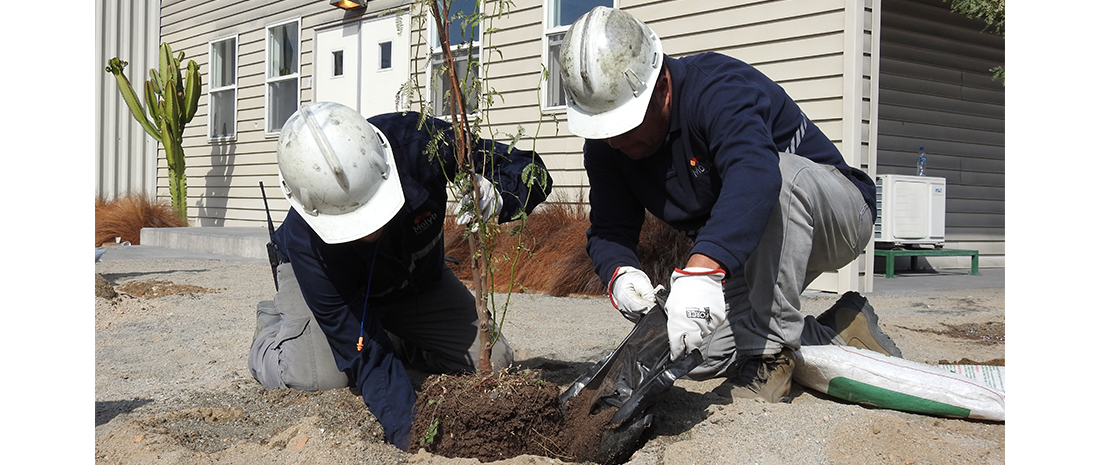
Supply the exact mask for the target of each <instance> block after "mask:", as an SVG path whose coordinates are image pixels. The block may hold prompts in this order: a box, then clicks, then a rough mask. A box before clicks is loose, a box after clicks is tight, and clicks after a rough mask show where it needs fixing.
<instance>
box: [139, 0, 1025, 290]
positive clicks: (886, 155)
mask: <svg viewBox="0 0 1100 465" xmlns="http://www.w3.org/2000/svg"><path fill="white" fill-rule="evenodd" d="M380 3H385V2H371V3H370V4H369V8H368V9H367V10H366V11H363V10H359V11H358V12H344V11H342V10H339V9H336V8H333V7H332V6H330V5H329V4H328V2H326V1H308V2H306V1H293V0H281V1H273V2H263V3H251V2H245V3H234V2H228V1H221V0H218V1H209V2H208V1H200V0H181V1H165V2H164V6H163V8H162V13H161V22H162V35H163V40H165V41H168V42H169V43H171V44H172V45H173V46H174V47H175V48H176V49H177V50H183V51H185V52H186V53H187V56H188V57H189V58H193V59H195V60H196V61H198V62H199V63H200V66H201V67H202V70H203V72H204V73H206V72H208V71H209V70H208V65H209V64H208V56H207V54H208V50H207V49H208V44H209V42H210V41H212V40H215V39H219V38H223V37H229V36H236V37H237V40H238V47H239V57H238V60H239V68H238V87H237V89H238V90H237V91H238V100H237V105H238V111H237V120H238V121H237V126H236V127H237V134H236V139H235V140H233V141H228V142H210V141H208V140H207V137H206V131H207V128H206V124H207V123H206V118H207V111H206V105H207V102H208V96H207V94H206V91H207V89H208V88H207V87H206V86H205V85H204V94H203V96H202V98H200V102H199V104H200V108H199V111H198V114H197V115H196V117H195V119H194V121H192V123H191V124H190V125H189V127H188V129H187V133H186V136H187V139H186V141H185V150H186V153H187V156H188V160H187V164H188V170H187V174H188V186H189V199H188V203H189V206H190V208H191V215H192V224H195V225H198V226H258V225H260V224H262V222H263V221H265V218H266V216H265V214H264V211H263V202H262V198H261V195H260V189H259V185H258V184H259V182H260V181H263V182H264V184H265V186H266V193H267V197H268V199H269V201H270V203H271V207H272V210H273V211H272V216H273V218H274V219H275V220H276V221H278V220H280V219H281V218H282V217H283V216H284V214H285V212H286V210H287V208H288V205H287V204H286V202H285V201H284V200H283V198H282V195H281V194H280V192H279V190H278V187H277V169H276V166H275V155H274V149H275V144H276V141H277V139H276V136H275V135H273V134H266V133H265V132H264V114H265V108H264V102H265V94H264V93H265V77H264V62H265V42H264V37H265V32H266V31H265V26H268V25H271V24H274V23H278V22H282V21H286V20H292V19H297V20H300V21H301V31H300V40H301V55H300V64H301V72H300V73H301V78H302V82H301V84H302V85H301V102H309V101H312V98H313V93H312V85H311V79H312V76H313V70H314V56H313V55H314V53H313V43H314V36H315V30H317V29H322V28H329V27H332V26H336V25H339V24H344V23H348V22H352V21H358V20H361V19H366V18H368V17H371V16H375V15H377V14H378V13H379V12H380V11H383V10H389V9H391V8H393V7H395V6H400V5H402V4H407V2H399V1H390V2H388V3H386V5H380ZM883 3H885V5H882V4H883ZM926 3H928V4H926ZM930 3H934V2H932V0H927V1H926V0H815V1H812V2H811V1H806V0H780V1H745V0H742V1H721V2H702V1H692V0H679V1H632V0H621V1H619V2H618V4H617V6H618V7H620V8H622V9H624V10H627V11H629V12H631V13H632V14H634V15H635V16H637V17H638V18H639V19H641V20H643V21H645V22H646V23H647V24H649V25H650V26H651V27H652V28H653V29H654V30H655V31H656V32H657V33H658V34H659V35H660V36H661V37H662V41H663V43H664V47H665V52H666V53H668V54H669V55H671V56H674V57H677V56H684V55H689V54H694V53H700V52H704V51H716V52H719V53H724V54H728V55H731V56H734V57H737V58H739V59H742V60H744V61H746V62H748V63H750V64H753V65H755V66H756V67H758V68H759V69H760V70H761V71H763V72H764V73H765V74H767V75H768V76H770V77H771V78H772V79H774V80H776V81H777V82H778V83H779V84H780V85H781V86H783V87H784V88H785V89H786V90H787V92H788V93H789V94H790V95H791V96H792V97H793V98H794V99H795V100H796V101H797V102H798V103H799V105H801V106H802V107H803V109H804V110H805V111H806V113H807V115H808V116H810V117H811V118H812V119H813V120H814V121H815V122H817V124H818V125H819V126H820V127H821V128H822V130H823V131H824V132H825V133H826V134H827V135H828V136H829V137H830V138H831V139H832V140H833V141H834V143H836V144H837V146H838V147H839V148H840V149H841V151H842V153H844V155H845V157H846V158H847V159H848V162H849V163H850V164H852V165H854V166H859V167H860V168H862V169H864V170H865V171H867V172H868V173H869V174H872V175H874V174H876V173H879V172H881V173H891V172H902V173H904V172H906V171H905V169H908V165H909V164H910V163H909V161H910V159H911V158H912V157H911V155H912V154H911V152H910V151H909V149H908V146H909V145H912V142H913V140H911V139H912V138H914V137H929V138H933V139H936V138H937V137H938V139H937V140H940V139H942V140H944V141H948V140H950V141H951V142H952V144H955V145H953V146H952V147H955V148H957V149H958V150H954V151H953V152H949V151H947V150H944V151H940V152H936V151H935V150H933V153H934V154H935V155H934V156H931V157H930V162H929V164H930V171H931V174H932V175H946V174H948V173H944V172H942V171H940V172H938V171H937V170H943V171H946V170H948V169H949V168H947V167H949V166H950V167H951V168H950V169H951V170H954V174H952V175H951V176H952V177H954V179H953V178H952V177H948V185H949V186H950V187H949V189H950V190H949V192H950V193H949V198H950V199H951V200H949V206H948V209H949V212H948V235H949V239H951V240H954V241H956V242H955V243H953V244H952V245H959V246H965V245H971V244H977V243H982V245H981V247H984V248H986V250H994V249H996V248H997V247H1000V248H1002V249H1003V197H1004V195H1003V89H1001V90H1000V97H999V98H1000V105H1001V107H1002V113H1001V114H1002V116H1001V125H1002V127H1001V128H1000V129H998V128H997V122H996V119H997V118H996V117H992V118H991V117H989V116H985V117H984V118H985V119H981V120H980V122H979V123H967V124H971V125H973V124H977V125H979V126H980V125H982V124H985V125H989V124H992V125H993V129H992V131H991V133H992V135H991V136H990V137H993V139H996V138H997V137H998V131H999V134H1000V135H999V137H1000V140H1001V141H1000V143H999V144H1000V145H999V147H1000V148H999V149H998V148H997V141H996V140H993V141H992V142H990V141H989V139H988V138H987V139H982V137H978V139H977V140H978V141H979V142H978V143H972V142H962V139H965V137H962V136H958V135H957V133H958V128H955V127H951V126H952V125H951V124H950V123H949V124H940V125H939V126H937V127H936V130H935V131H932V133H929V134H924V135H921V134H914V133H913V132H912V131H909V130H908V129H902V126H905V125H909V124H910V123H911V122H912V121H915V120H913V119H912V118H914V117H916V116H922V115H923V117H925V118H929V117H933V118H935V117H936V116H935V115H936V114H937V112H938V111H940V110H939V109H937V108H925V109H920V110H919V111H915V112H914V111H913V110H912V109H911V107H914V106H915V105H912V104H907V103H906V102H907V101H909V100H911V99H916V100H924V99H931V100H933V101H934V102H939V103H940V104H942V105H947V106H951V105H955V106H957V105H964V106H965V105H969V103H970V101H971V100H973V99H972V98H971V97H970V94H971V93H975V92H976V93H978V94H980V95H981V96H982V97H981V99H984V100H990V99H992V100H993V101H994V102H993V104H994V106H996V102H995V101H996V100H997V98H998V97H996V96H995V95H994V96H992V97H990V94H989V92H990V90H989V89H986V88H984V87H983V86H978V87H979V88H980V89H970V88H968V87H967V86H963V87H964V90H961V91H957V92H956V95H952V93H951V92H950V87H951V86H952V85H953V84H945V83H943V82H938V81H937V80H936V79H935V78H933V79H928V78H927V77H923V76H922V77H918V78H916V79H914V78H913V77H911V76H908V75H907V73H908V72H909V71H912V70H913V69H914V68H917V69H919V70H920V71H919V72H918V74H921V73H923V74H929V75H932V76H936V75H937V73H936V71H941V73H940V74H942V69H941V68H942V65H941V64H926V63H923V62H919V60H914V59H912V57H911V56H910V55H914V53H915V55H916V56H921V57H924V56H927V55H937V54H939V51H938V50H929V51H923V52H912V50H914V49H913V47H912V46H911V45H908V44H902V42H905V41H906V40H907V39H906V38H907V37H909V38H912V37H913V36H907V35H906V34H910V33H907V32H904V30H905V26H902V25H901V24H899V23H906V22H907V21H908V19H907V15H910V14H909V13H905V12H906V11H909V10H912V9H913V8H917V9H918V10H920V9H925V10H926V9H928V8H931V7H932V6H931V5H930ZM497 5H499V3H498V2H496V1H490V2H489V3H488V9H489V10H490V11H491V10H492V9H493V8H496V6H497ZM544 6H545V0H516V1H515V2H514V3H513V5H512V7H511V10H510V13H509V14H508V15H507V16H506V17H503V18H498V19H495V20H494V22H493V24H492V25H491V27H492V28H495V30H496V32H494V33H493V34H490V35H488V36H483V38H482V42H481V46H482V53H481V60H482V72H481V75H482V77H483V78H485V80H484V81H483V83H484V84H483V85H484V87H485V88H487V89H492V90H493V91H495V92H496V93H497V95H495V96H494V104H493V106H492V107H491V110H490V111H487V112H483V113H482V116H484V118H485V119H486V122H485V123H483V133H482V136H483V137H492V138H494V139H497V140H503V139H508V138H509V137H510V135H511V134H516V133H518V132H519V131H520V130H521V128H522V131H523V133H524V134H525V137H524V138H523V139H522V140H521V141H520V143H519V145H520V147H522V148H525V149H534V150H537V151H538V152H539V153H540V154H541V155H542V156H543V158H544V159H545V160H546V163H547V165H548V166H549V167H550V169H551V175H552V176H553V178H554V182H555V194H554V196H553V197H552V198H551V201H554V202H574V201H579V200H580V201H586V200H587V193H586V191H585V188H586V186H587V181H588V180H587V176H586V174H585V172H584V168H583V162H582V156H581V147H582V144H583V141H582V140H581V139H580V138H577V137H574V136H572V135H571V134H570V133H569V128H568V122H567V121H566V118H565V113H564V110H563V109H561V108H560V107H559V108H549V109H548V108H547V107H546V105H545V102H544V100H545V99H544V98H543V96H542V90H541V89H542V88H543V87H544V86H545V85H546V82H545V81H544V80H543V79H542V77H541V73H542V70H543V67H544V65H545V55H546V40H545V26H544V16H545V8H544ZM416 7H417V8H419V6H416ZM940 10H941V11H940V12H939V13H942V8H941V9H940ZM939 13H937V14H932V15H931V16H929V14H925V16H927V17H926V18H925V22H928V21H931V22H932V23H935V24H934V25H926V26H921V27H923V28H924V29H923V30H924V31H927V34H925V35H920V36H919V37H928V36H936V35H937V34H941V33H942V34H948V38H947V39H944V38H941V37H934V38H936V39H937V41H938V42H937V43H938V44H939V45H940V46H943V45H944V41H945V40H946V42H948V43H950V42H951V41H952V40H953V41H955V42H958V41H960V40H961V41H967V40H970V39H968V38H966V37H969V35H963V36H957V35H951V34H957V33H959V31H958V30H957V29H958V26H957V25H956V24H955V23H957V22H958V19H959V17H958V15H954V17H951V15H948V16H946V17H944V16H943V15H939ZM408 15H409V21H408V22H407V23H406V24H408V26H407V33H408V34H410V38H411V40H412V45H411V50H410V56H411V57H412V58H411V67H410V78H412V79H413V82H416V83H417V85H418V86H419V90H420V92H418V93H417V95H415V96H414V97H413V102H412V108H413V109H418V108H420V103H421V102H423V99H426V98H427V97H426V96H427V95H429V94H428V93H427V88H426V85H427V82H428V75H427V64H428V60H427V57H428V56H429V55H430V50H429V49H428V47H427V46H426V45H424V43H423V40H424V34H426V32H427V31H428V29H427V28H426V27H425V23H424V21H423V20H424V16H423V15H424V12H420V11H411V12H409V13H408ZM880 22H882V23H883V25H882V26H880ZM941 23H942V24H941ZM489 27H490V26H485V27H484V28H483V29H488V28H489ZM889 34H894V36H895V37H898V39H895V40H894V41H891V42H889V43H882V42H881V41H883V40H885V37H886V36H887V35H889ZM880 36H881V37H880ZM994 48H996V47H994ZM880 49H881V50H882V54H883V56H884V57H885V56H889V57H890V58H884V59H883V64H882V67H883V73H882V76H881V79H880V74H879V67H880V57H879V55H880ZM899 51H902V52H903V53H900V56H899V53H898V52H899ZM888 54H889V55H888ZM1000 54H1001V55H1000V57H1001V58H1000V59H1001V60H1002V62H1003V42H1002V45H1001V47H1000ZM990 59H991V60H994V61H995V60H996V57H995V56H994V57H992V58H990ZM980 66H985V64H984V63H981V64H980ZM990 66H993V65H990ZM964 74H965V75H966V78H965V79H966V80H968V81H970V80H973V79H974V76H976V74H974V73H972V72H968V73H964ZM880 81H881V82H880ZM941 81H942V79H941ZM914 82H917V83H919V85H915V86H914V85H912V84H914ZM204 84H205V83H204ZM998 85H999V84H998ZM909 87H915V88H918V89H925V90H926V92H923V93H921V92H916V93H913V92H910V91H908V90H904V88H909ZM956 87H957V86H956ZM880 89H881V90H880ZM929 89H931V90H932V91H927V90H929ZM937 89H938V91H940V93H939V94H937V93H936V92H935V90H937ZM993 93H994V94H996V92H993ZM880 94H881V97H882V99H883V101H884V102H885V101H887V100H889V102H900V103H888V104H887V103H884V104H881V105H880V102H879V98H880ZM880 111H881V112H882V116H881V119H882V123H881V124H882V126H883V127H882V128H880V127H879V125H880V116H879V112H880ZM993 112H994V113H996V111H995V110H994V111H993ZM898 113H902V114H913V115H915V116H913V117H902V118H898V117H897V116H895V115H896V114H898ZM907 118H909V119H907ZM990 119H992V120H993V121H992V122H991V121H990ZM933 126H935V125H928V124H925V126H919V128H925V129H929V128H931V127H933ZM963 126H964V127H967V128H971V129H973V128H972V127H971V126H966V125H965V124H964V125H963ZM921 130H923V129H921ZM919 132H920V131H918V133H919ZM969 132H974V131H972V130H971V131H969ZM978 132H981V131H978ZM880 133H881V135H880ZM944 134H947V135H944ZM934 136H935V137H934ZM983 140H984V141H985V142H984V143H982V142H981V141H983ZM925 145H933V144H931V143H927V144H925ZM935 146H936V145H933V147H935ZM964 146H966V147H967V148H968V150H970V152H968V151H967V150H962V147H964ZM946 153H951V154H950V155H945V154H946ZM998 164H999V166H998ZM990 165H992V168H990V167H989V166H990ZM891 170H894V171H891ZM990 178H992V181H989V179H990ZM157 182H158V187H159V188H160V189H159V192H161V193H162V195H166V194H165V193H166V191H167V189H166V187H167V170H166V168H165V166H164V163H163V161H161V162H160V163H159V169H158V175H157ZM955 194H959V196H958V197H956V196H955ZM997 210H1000V211H999V212H998V211H997ZM971 212H973V214H971ZM975 216H978V217H980V219H977V220H976V219H974V217H975ZM972 223H979V224H972ZM998 223H999V225H1000V226H999V229H998V226H997V225H998ZM984 253H985V251H983V254H984ZM989 263H990V262H988V261H984V259H983V265H987V264H989ZM873 264H874V262H873V257H871V256H870V254H865V256H864V257H863V258H861V259H860V260H858V261H857V262H855V263H854V264H853V265H851V266H849V267H847V268H846V269H844V270H841V271H840V272H839V273H834V274H830V275H828V276H823V277H822V278H821V279H819V281H818V282H816V283H815V285H814V287H815V288H821V289H832V290H845V289H859V290H863V291H870V290H871V288H870V286H871V274H870V273H871V270H872V269H873Z"/></svg>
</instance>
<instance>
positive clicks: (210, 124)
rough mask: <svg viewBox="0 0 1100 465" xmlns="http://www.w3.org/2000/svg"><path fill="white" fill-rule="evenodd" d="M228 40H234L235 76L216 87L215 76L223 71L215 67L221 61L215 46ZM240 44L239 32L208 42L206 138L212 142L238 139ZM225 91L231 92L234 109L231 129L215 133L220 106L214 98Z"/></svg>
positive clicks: (233, 72)
mask: <svg viewBox="0 0 1100 465" xmlns="http://www.w3.org/2000/svg"><path fill="white" fill-rule="evenodd" d="M228 41H232V42H233V43H232V47H233V50H232V58H233V65H232V68H233V69H232V76H233V78H232V82H231V83H228V84H225V85H222V86H217V87H215V81H214V76H217V75H219V74H222V73H219V72H218V70H217V69H215V67H216V65H217V64H218V63H219V62H220V61H215V57H216V56H218V55H217V54H216V53H215V47H217V46H218V45H220V44H222V43H225V42H228ZM240 46H241V41H240V37H239V35H237V34H234V35H232V36H229V37H222V38H219V39H215V40H212V41H210V42H208V43H207V51H208V53H209V55H208V57H209V61H210V72H209V74H208V76H209V81H210V82H209V84H208V86H209V90H208V91H207V92H208V94H209V97H208V103H207V115H206V116H207V118H206V120H207V121H206V138H207V140H208V141H210V142H222V141H233V140H236V139H237V121H238V120H237V112H238V105H237V89H238V81H239V80H240V68H241V61H240ZM223 93H227V94H229V97H230V102H231V103H232V105H231V107H232V110H230V114H229V116H228V119H229V121H230V123H231V124H230V127H231V129H230V130H229V132H228V134H221V135H215V134H214V130H215V128H214V123H215V117H214V116H215V115H214V113H215V110H216V109H217V108H218V107H217V106H216V105H214V100H215V97H216V95H217V94H223Z"/></svg>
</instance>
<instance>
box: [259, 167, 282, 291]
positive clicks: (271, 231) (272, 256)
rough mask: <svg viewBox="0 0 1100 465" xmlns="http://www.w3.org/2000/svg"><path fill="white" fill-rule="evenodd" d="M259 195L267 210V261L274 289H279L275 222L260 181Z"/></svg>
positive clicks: (262, 183)
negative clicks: (269, 265)
mask: <svg viewBox="0 0 1100 465" xmlns="http://www.w3.org/2000/svg"><path fill="white" fill-rule="evenodd" d="M260 195H262V196H263V198H264V211H265V212H267V236H268V241H267V261H269V262H271V277H272V279H274V280H275V291H276V292H278V291H279V273H278V272H277V271H276V269H277V268H279V255H278V254H277V253H276V251H277V250H278V246H276V245H275V223H272V222H271V209H270V208H268V206H267V192H265V191H264V182H263V181H260Z"/></svg>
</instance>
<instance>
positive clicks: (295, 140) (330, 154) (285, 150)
mask: <svg viewBox="0 0 1100 465" xmlns="http://www.w3.org/2000/svg"><path fill="white" fill-rule="evenodd" d="M276 153H277V155H278V160H279V183H280V184H281V185H282V190H283V195H284V196H285V197H286V199H287V201H289V202H290V205H291V206H292V207H293V208H294V209H295V210H297V211H298V213H299V214H301V215H302V218H303V219H305V221H306V223H308V224H309V226H310V227H311V228H312V229H313V231H314V232H316V233H317V235H318V236H321V239H322V240H324V241H325V242H326V243H329V244H338V243H343V242H350V241H353V240H357V239H359V238H362V237H364V236H367V235H370V234H371V233H373V232H375V231H377V230H379V229H381V228H382V226H385V224H386V223H387V222H389V221H390V219H392V218H393V217H394V215H395V214H397V211H398V210H399V209H401V206H402V205H404V203H405V196H404V194H403V193H402V191H401V180H400V179H399V178H398V175H397V166H396V165H395V164H394V161H393V151H392V149H391V147H390V145H389V143H388V142H387V140H386V136H385V135H384V134H382V132H381V131H379V130H378V129H377V128H375V127H374V125H372V124H370V123H369V122H367V120H366V118H364V117H363V115H360V114H359V112H357V111H355V110H353V109H351V108H348V107H346V106H344V105H340V104H337V103H332V102H316V103H310V104H307V105H304V106H302V107H301V108H300V109H298V111H297V112H295V113H294V114H293V115H291V116H290V119H288V120H287V122H286V124H284V125H283V130H282V133H280V134H279V145H278V148H277V149H276Z"/></svg>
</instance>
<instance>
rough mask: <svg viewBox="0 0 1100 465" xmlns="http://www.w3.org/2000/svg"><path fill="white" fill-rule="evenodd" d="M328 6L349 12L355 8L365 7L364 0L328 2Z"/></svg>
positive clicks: (333, 0) (330, 0) (335, 0)
mask: <svg viewBox="0 0 1100 465" xmlns="http://www.w3.org/2000/svg"><path fill="white" fill-rule="evenodd" d="M328 3H329V5H332V6H334V7H336V8H342V9H345V10H351V9H355V8H363V7H365V6H367V1H366V0H329V2H328Z"/></svg>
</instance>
